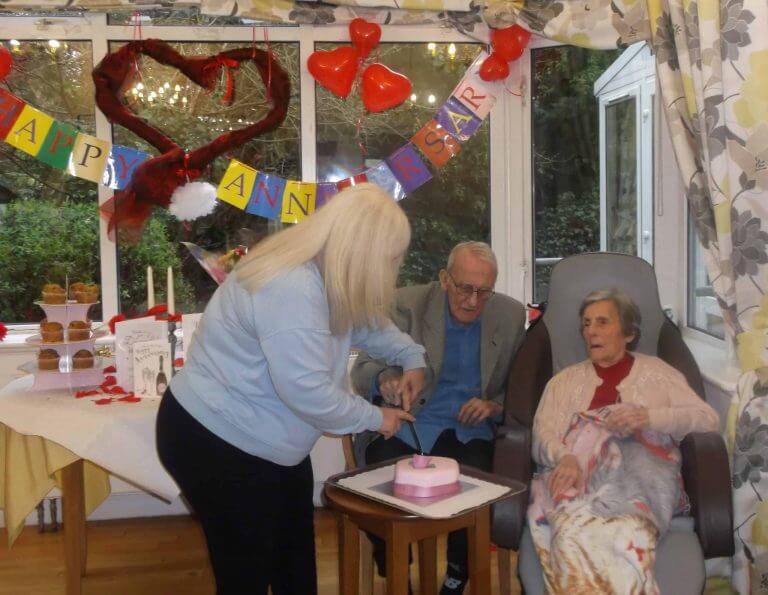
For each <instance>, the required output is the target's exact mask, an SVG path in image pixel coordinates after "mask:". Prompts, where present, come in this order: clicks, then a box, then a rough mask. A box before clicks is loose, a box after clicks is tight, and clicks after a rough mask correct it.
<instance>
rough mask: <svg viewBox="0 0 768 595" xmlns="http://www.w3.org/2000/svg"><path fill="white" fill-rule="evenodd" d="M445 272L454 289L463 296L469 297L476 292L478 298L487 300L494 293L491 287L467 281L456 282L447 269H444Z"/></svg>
mask: <svg viewBox="0 0 768 595" xmlns="http://www.w3.org/2000/svg"><path fill="white" fill-rule="evenodd" d="M445 274H446V275H448V278H449V279H450V280H451V283H453V286H454V287H455V288H456V291H457V292H458V293H459V295H460V296H461V297H463V298H470V297H472V294H474V293H476V294H477V299H478V300H487V299H488V298H489V297H491V296H492V295H493V294H494V293H496V292H495V291H494V290H493V289H489V288H481V287H475V286H474V285H470V284H469V283H456V279H454V278H453V275H451V274H450V273H449V272H448V271H447V270H446V271H445Z"/></svg>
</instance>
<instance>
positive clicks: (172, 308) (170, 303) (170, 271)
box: [168, 267, 176, 314]
mask: <svg viewBox="0 0 768 595" xmlns="http://www.w3.org/2000/svg"><path fill="white" fill-rule="evenodd" d="M175 313H176V305H175V304H174V300H173V269H172V268H171V267H168V314H175Z"/></svg>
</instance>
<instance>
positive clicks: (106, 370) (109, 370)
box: [102, 366, 117, 374]
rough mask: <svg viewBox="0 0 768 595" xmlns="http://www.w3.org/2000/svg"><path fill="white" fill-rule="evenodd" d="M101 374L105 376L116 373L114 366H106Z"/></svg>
mask: <svg viewBox="0 0 768 595" xmlns="http://www.w3.org/2000/svg"><path fill="white" fill-rule="evenodd" d="M102 372H104V373H105V374H114V373H115V372H117V368H115V366H107V367H106V368H104V369H103V370H102Z"/></svg>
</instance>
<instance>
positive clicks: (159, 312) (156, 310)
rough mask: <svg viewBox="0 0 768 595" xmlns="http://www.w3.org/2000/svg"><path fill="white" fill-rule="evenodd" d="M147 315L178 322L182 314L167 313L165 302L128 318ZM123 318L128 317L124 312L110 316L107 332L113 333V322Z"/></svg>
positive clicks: (133, 318) (132, 318) (115, 322)
mask: <svg viewBox="0 0 768 595" xmlns="http://www.w3.org/2000/svg"><path fill="white" fill-rule="evenodd" d="M148 316H154V317H155V319H156V320H167V321H169V322H180V321H181V317H182V316H183V314H181V313H180V312H176V313H175V314H168V306H167V305H166V304H157V305H156V306H152V307H151V308H150V309H149V310H147V311H146V312H142V313H141V314H137V315H136V316H131V318H130V320H135V319H136V318H146V317H148ZM123 320H128V317H127V316H126V315H125V314H115V315H114V316H113V317H112V318H110V319H109V323H108V324H109V332H110V333H112V334H113V335H114V334H115V324H117V323H118V322H122V321H123ZM113 371H114V370H113Z"/></svg>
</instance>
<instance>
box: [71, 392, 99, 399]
mask: <svg viewBox="0 0 768 595" xmlns="http://www.w3.org/2000/svg"><path fill="white" fill-rule="evenodd" d="M98 394H99V391H97V390H79V391H77V392H76V393H75V398H76V399H82V398H83V397H92V396H94V395H98Z"/></svg>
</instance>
